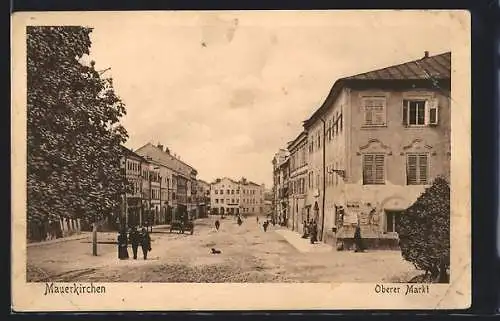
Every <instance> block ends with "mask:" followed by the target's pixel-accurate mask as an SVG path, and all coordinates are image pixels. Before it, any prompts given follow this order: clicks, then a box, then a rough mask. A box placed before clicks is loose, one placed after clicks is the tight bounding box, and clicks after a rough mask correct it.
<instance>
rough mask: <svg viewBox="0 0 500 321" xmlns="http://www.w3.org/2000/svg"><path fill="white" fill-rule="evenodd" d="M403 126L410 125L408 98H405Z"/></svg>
mask: <svg viewBox="0 0 500 321" xmlns="http://www.w3.org/2000/svg"><path fill="white" fill-rule="evenodd" d="M403 126H408V100H403Z"/></svg>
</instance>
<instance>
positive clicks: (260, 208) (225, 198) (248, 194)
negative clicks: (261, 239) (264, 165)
mask: <svg viewBox="0 0 500 321" xmlns="http://www.w3.org/2000/svg"><path fill="white" fill-rule="evenodd" d="M264 189H265V187H264V185H259V184H256V183H254V182H251V181H248V180H247V179H245V178H242V179H241V180H239V181H236V180H234V179H231V178H227V177H223V178H218V179H216V180H215V181H214V182H213V183H212V184H211V186H210V213H211V214H214V215H239V214H242V215H260V214H263V213H264Z"/></svg>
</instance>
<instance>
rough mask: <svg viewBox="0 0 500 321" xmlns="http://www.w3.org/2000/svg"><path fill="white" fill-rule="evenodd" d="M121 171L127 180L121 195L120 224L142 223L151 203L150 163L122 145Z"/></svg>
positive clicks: (134, 224) (135, 224) (133, 224)
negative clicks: (124, 190)
mask: <svg viewBox="0 0 500 321" xmlns="http://www.w3.org/2000/svg"><path fill="white" fill-rule="evenodd" d="M122 153H123V156H122V159H121V164H120V166H121V172H122V175H124V176H125V178H126V179H127V182H128V186H127V191H126V193H125V195H123V196H122V197H123V199H122V210H121V213H122V214H121V217H120V221H121V225H125V226H137V225H142V223H143V222H144V220H145V217H146V213H147V209H150V207H151V206H150V204H152V202H151V199H150V197H149V196H150V190H151V186H150V183H149V177H152V176H153V175H151V174H150V171H151V168H150V167H151V164H150V162H148V160H147V159H145V158H144V157H142V156H140V155H138V154H137V153H134V152H133V151H131V150H130V149H128V148H126V147H124V146H122Z"/></svg>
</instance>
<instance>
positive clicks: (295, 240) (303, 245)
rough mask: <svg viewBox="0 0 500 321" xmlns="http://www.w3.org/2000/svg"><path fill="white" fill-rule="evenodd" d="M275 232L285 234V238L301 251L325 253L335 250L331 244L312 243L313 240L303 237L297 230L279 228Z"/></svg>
mask: <svg viewBox="0 0 500 321" xmlns="http://www.w3.org/2000/svg"><path fill="white" fill-rule="evenodd" d="M275 232H276V233H278V234H280V235H281V236H283V238H284V239H285V240H286V241H287V242H288V243H290V244H291V245H292V246H293V247H295V248H296V249H297V250H298V251H299V252H301V253H311V252H312V253H325V252H332V251H333V250H334V249H333V247H332V246H331V245H328V244H326V243H323V242H316V243H315V244H311V241H310V240H309V239H308V238H307V239H303V238H302V237H301V235H300V234H299V233H297V232H293V231H290V230H287V229H278V230H275Z"/></svg>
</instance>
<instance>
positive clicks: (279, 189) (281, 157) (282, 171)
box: [272, 148, 290, 222]
mask: <svg viewBox="0 0 500 321" xmlns="http://www.w3.org/2000/svg"><path fill="white" fill-rule="evenodd" d="M289 154H290V153H289V152H288V151H287V150H286V149H283V148H281V149H280V150H279V151H278V152H277V153H276V154H275V155H274V157H273V160H272V164H273V216H272V219H273V220H274V221H275V222H282V221H283V218H285V217H286V211H287V210H288V191H287V189H286V187H287V186H285V175H288V173H287V171H288V165H287V162H288V157H289Z"/></svg>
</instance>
